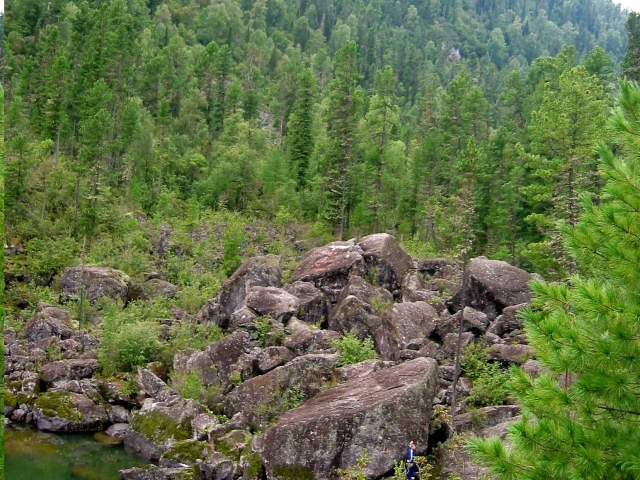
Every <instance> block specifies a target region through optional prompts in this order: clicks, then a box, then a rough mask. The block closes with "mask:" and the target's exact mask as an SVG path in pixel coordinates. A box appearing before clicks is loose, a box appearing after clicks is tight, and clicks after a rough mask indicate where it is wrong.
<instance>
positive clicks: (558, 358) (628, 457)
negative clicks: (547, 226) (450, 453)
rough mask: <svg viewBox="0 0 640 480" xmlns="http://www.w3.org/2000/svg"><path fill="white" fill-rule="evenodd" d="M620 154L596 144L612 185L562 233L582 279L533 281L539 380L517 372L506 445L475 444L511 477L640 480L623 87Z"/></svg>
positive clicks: (639, 156)
mask: <svg viewBox="0 0 640 480" xmlns="http://www.w3.org/2000/svg"><path fill="white" fill-rule="evenodd" d="M609 125H610V127H611V130H612V132H613V140H614V142H615V143H616V144H617V147H618V152H619V154H620V155H619V156H618V157H616V156H614V155H613V154H612V152H611V150H609V148H607V147H606V146H604V145H601V146H600V147H599V153H600V158H601V164H602V170H603V173H604V175H605V176H606V178H607V183H606V186H605V189H604V192H605V195H604V197H603V201H602V203H601V204H600V205H595V204H594V202H593V200H592V198H591V197H590V196H588V195H585V196H584V197H583V200H582V201H583V205H584V209H585V212H584V214H583V215H582V216H581V218H580V221H579V222H578V223H577V225H576V226H575V227H573V228H571V227H568V226H566V227H564V228H563V233H564V234H565V236H566V247H567V249H568V251H569V252H571V253H572V254H573V255H574V257H575V258H576V261H577V262H578V264H579V267H580V268H581V270H582V272H583V274H582V275H578V274H576V275H574V276H572V277H571V278H570V280H569V282H568V283H566V284H554V283H544V282H542V281H535V282H533V284H532V288H533V291H534V293H535V297H534V299H533V301H532V306H531V308H529V309H528V310H526V311H525V312H524V314H523V318H524V321H525V329H526V333H527V337H528V339H529V342H530V344H531V345H532V346H533V347H534V348H535V352H536V358H537V360H538V361H539V362H540V363H541V364H542V366H543V367H544V368H543V371H544V372H545V373H543V374H542V375H540V376H539V377H537V378H535V379H533V378H532V377H530V376H529V375H528V374H526V373H524V372H523V371H521V370H517V369H516V370H514V375H513V377H514V378H513V380H512V382H511V387H510V388H511V390H512V393H513V395H514V396H515V397H516V398H517V400H518V402H519V404H520V405H521V407H522V418H521V420H519V421H517V422H515V423H513V424H512V425H511V426H510V427H509V434H508V437H507V438H508V441H509V443H510V444H509V446H506V445H504V444H503V443H502V442H501V441H500V440H499V439H497V438H492V439H486V440H474V441H472V442H471V449H472V451H474V452H475V456H476V459H477V460H479V461H480V462H482V463H484V464H485V465H487V466H489V467H490V468H491V472H492V473H493V474H494V475H495V477H494V478H496V479H499V480H506V479H531V480H533V479H536V480H537V479H542V478H544V479H563V480H564V479H582V480H591V479H593V480H595V479H603V478H607V479H637V478H639V477H640V330H639V328H638V325H639V324H638V318H640V145H639V144H638V142H637V137H638V134H639V133H640V88H639V87H638V86H637V84H635V83H628V82H624V83H623V84H622V88H621V96H620V99H619V101H618V108H617V110H616V111H615V113H614V115H613V117H612V119H611V120H610V122H609Z"/></svg>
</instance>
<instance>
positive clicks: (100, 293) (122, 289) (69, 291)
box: [60, 265, 131, 303]
mask: <svg viewBox="0 0 640 480" xmlns="http://www.w3.org/2000/svg"><path fill="white" fill-rule="evenodd" d="M130 286H131V279H130V278H129V276H128V275H126V274H125V273H124V272H122V271H120V270H116V269H115V268H110V267H94V266H89V265H85V266H79V267H70V268H65V269H64V271H63V272H62V275H61V276H60V290H62V293H63V294H64V295H65V296H66V297H67V298H73V299H77V298H79V296H80V291H81V290H82V289H83V288H84V289H85V295H86V297H85V298H86V299H87V300H89V302H92V303H93V302H95V301H96V300H98V299H99V298H100V297H109V298H111V299H113V300H116V301H121V302H125V301H126V300H127V296H128V294H129V288H130Z"/></svg>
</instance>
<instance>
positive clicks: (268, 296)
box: [247, 286, 300, 322]
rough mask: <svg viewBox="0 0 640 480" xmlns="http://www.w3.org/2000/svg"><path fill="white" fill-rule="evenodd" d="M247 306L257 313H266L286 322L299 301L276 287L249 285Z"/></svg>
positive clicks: (294, 311) (298, 305)
mask: <svg viewBox="0 0 640 480" xmlns="http://www.w3.org/2000/svg"><path fill="white" fill-rule="evenodd" d="M247 307H249V308H251V309H253V310H254V311H255V312H256V313H257V314H258V315H268V316H270V317H271V318H273V319H275V320H279V321H281V322H286V321H287V320H289V319H290V318H291V317H292V316H293V315H295V314H296V313H297V312H298V308H299V307H300V301H299V300H298V299H297V298H296V297H294V296H293V295H291V294H290V293H289V292H287V291H286V290H283V289H281V288H277V287H257V286H254V287H250V288H249V292H248V294H247Z"/></svg>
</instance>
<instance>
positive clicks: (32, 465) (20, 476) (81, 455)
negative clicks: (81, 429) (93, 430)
mask: <svg viewBox="0 0 640 480" xmlns="http://www.w3.org/2000/svg"><path fill="white" fill-rule="evenodd" d="M4 451H5V454H4V462H5V478H6V479H8V480H78V479H85V480H117V479H119V478H120V475H119V474H118V470H123V469H126V468H132V467H139V466H144V465H146V464H147V462H145V461H144V460H143V459H141V458H140V457H138V456H136V455H134V454H132V453H129V452H127V451H126V450H125V448H124V447H123V446H122V445H115V446H114V445H104V444H101V443H98V442H96V441H95V440H94V439H93V435H92V434H82V433H79V434H63V435H57V434H53V433H44V432H39V431H37V430H34V429H13V428H7V429H6V430H5V437H4Z"/></svg>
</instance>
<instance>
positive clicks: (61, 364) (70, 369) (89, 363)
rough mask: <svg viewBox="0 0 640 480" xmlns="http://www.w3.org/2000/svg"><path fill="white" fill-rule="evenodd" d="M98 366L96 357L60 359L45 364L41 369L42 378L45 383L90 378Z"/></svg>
mask: <svg viewBox="0 0 640 480" xmlns="http://www.w3.org/2000/svg"><path fill="white" fill-rule="evenodd" d="M98 368H99V365H98V360H96V359H91V358H89V359H74V360H59V361H57V362H51V363H48V364H46V365H44V366H43V367H42V368H41V369H40V379H41V380H42V381H43V382H45V383H53V382H57V381H60V380H80V379H82V378H90V377H91V376H92V375H93V374H94V372H96V371H97V370H98Z"/></svg>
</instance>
